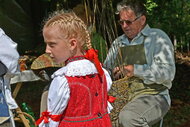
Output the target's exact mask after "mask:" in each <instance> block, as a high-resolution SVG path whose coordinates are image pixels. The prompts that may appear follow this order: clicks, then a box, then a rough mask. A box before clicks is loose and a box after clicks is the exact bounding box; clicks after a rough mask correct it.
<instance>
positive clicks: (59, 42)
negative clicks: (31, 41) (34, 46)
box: [43, 25, 71, 63]
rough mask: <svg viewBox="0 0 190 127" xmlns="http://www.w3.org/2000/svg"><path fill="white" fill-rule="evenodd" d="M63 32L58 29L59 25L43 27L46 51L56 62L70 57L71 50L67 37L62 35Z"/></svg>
mask: <svg viewBox="0 0 190 127" xmlns="http://www.w3.org/2000/svg"><path fill="white" fill-rule="evenodd" d="M62 35H63V32H61V31H60V30H59V26H57V25H54V26H48V27H45V28H44V29H43V37H44V41H45V43H46V44H47V45H46V53H48V54H49V55H50V57H51V58H52V59H53V60H54V61H55V62H56V63H62V62H65V61H66V60H67V59H68V58H69V57H71V50H70V46H69V42H68V40H67V39H64V38H63V37H62Z"/></svg>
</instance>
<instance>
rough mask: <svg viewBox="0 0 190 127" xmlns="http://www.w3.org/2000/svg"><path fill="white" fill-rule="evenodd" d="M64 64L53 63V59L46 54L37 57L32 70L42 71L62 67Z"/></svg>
mask: <svg viewBox="0 0 190 127" xmlns="http://www.w3.org/2000/svg"><path fill="white" fill-rule="evenodd" d="M63 66H64V63H61V64H57V63H55V62H54V61H53V59H52V58H51V57H50V56H49V55H48V54H46V53H44V54H42V55H41V56H39V57H37V58H36V59H35V60H34V61H33V63H32V65H31V69H32V70H38V69H44V68H48V67H63Z"/></svg>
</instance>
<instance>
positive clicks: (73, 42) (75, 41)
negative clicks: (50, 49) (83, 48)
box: [69, 38, 77, 50]
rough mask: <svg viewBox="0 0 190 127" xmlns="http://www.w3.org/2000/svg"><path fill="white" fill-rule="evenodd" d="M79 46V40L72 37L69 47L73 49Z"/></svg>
mask: <svg viewBox="0 0 190 127" xmlns="http://www.w3.org/2000/svg"><path fill="white" fill-rule="evenodd" d="M76 46H77V40H76V39H74V38H72V39H70V40H69V47H70V49H71V50H74V49H75V48H76Z"/></svg>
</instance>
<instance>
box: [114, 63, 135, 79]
mask: <svg viewBox="0 0 190 127" xmlns="http://www.w3.org/2000/svg"><path fill="white" fill-rule="evenodd" d="M125 76H127V77H132V76H134V66H133V65H125V66H122V67H116V68H114V69H113V77H114V79H115V80H117V79H120V78H122V77H125Z"/></svg>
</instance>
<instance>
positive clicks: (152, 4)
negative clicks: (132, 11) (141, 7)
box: [145, 0, 158, 15]
mask: <svg viewBox="0 0 190 127" xmlns="http://www.w3.org/2000/svg"><path fill="white" fill-rule="evenodd" d="M157 6H158V4H156V3H155V2H154V1H153V0H146V4H145V7H146V9H147V13H148V15H151V14H152V11H153V9H154V8H155V7H157Z"/></svg>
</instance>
